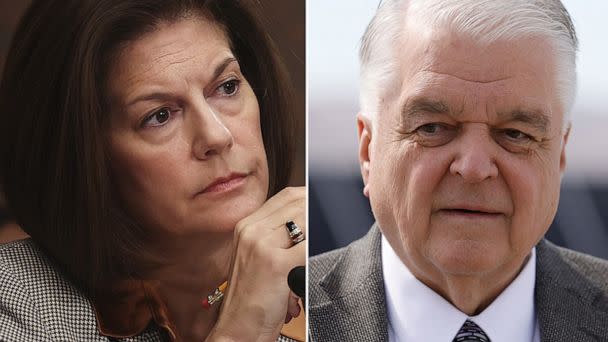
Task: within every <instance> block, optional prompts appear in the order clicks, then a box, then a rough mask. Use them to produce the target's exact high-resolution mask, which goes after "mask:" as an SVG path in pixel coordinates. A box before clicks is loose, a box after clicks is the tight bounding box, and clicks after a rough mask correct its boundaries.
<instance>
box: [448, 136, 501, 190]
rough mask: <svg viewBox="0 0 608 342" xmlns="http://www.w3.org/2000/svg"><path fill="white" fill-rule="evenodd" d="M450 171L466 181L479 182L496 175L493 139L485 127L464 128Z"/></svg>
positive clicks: (496, 167)
mask: <svg viewBox="0 0 608 342" xmlns="http://www.w3.org/2000/svg"><path fill="white" fill-rule="evenodd" d="M459 140H460V141H459V143H458V147H457V150H456V156H455V157H454V160H453V161H452V163H451V165H450V173H452V174H453V175H457V176H460V177H461V178H462V179H463V180H464V181H465V182H466V183H479V182H482V181H484V180H487V179H492V178H496V177H497V176H498V166H497V165H496V160H495V158H496V155H495V151H494V148H495V146H494V144H495V143H494V141H493V140H492V137H491V136H490V133H489V132H487V127H486V126H485V125H484V127H476V128H475V129H470V130H464V131H463V132H462V136H461V137H460V139H459Z"/></svg>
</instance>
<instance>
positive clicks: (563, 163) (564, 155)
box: [559, 123, 572, 174]
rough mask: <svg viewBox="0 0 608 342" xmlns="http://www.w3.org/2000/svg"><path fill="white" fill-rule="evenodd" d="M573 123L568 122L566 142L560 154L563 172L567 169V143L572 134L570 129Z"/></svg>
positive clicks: (560, 167)
mask: <svg viewBox="0 0 608 342" xmlns="http://www.w3.org/2000/svg"><path fill="white" fill-rule="evenodd" d="M571 128H572V124H571V123H568V128H566V133H564V143H563V144H562V152H561V153H560V155H559V171H560V172H561V173H562V174H563V173H564V171H565V170H566V144H567V143H568V137H569V136H570V129H571Z"/></svg>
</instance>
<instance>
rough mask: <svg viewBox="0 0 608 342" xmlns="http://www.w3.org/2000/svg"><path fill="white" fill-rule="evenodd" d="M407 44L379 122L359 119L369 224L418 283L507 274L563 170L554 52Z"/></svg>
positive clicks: (545, 215)
mask: <svg viewBox="0 0 608 342" xmlns="http://www.w3.org/2000/svg"><path fill="white" fill-rule="evenodd" d="M410 37H415V39H411V38H410V39H408V38H407V37H406V38H404V42H403V44H404V45H402V47H403V48H402V49H399V51H400V53H399V56H398V57H397V58H398V63H399V65H400V69H399V70H398V71H396V72H397V73H398V75H399V77H398V79H399V81H398V82H396V83H394V85H395V88H394V89H392V90H391V89H388V91H386V92H385V94H387V96H386V97H385V98H384V99H382V101H381V103H382V105H381V108H380V109H379V112H378V114H377V117H376V118H375V119H369V118H367V117H366V116H365V115H360V116H359V133H360V151H359V154H360V159H361V167H362V173H363V177H364V181H365V184H366V185H365V193H366V194H367V195H368V196H369V198H370V202H371V205H372V209H373V212H374V215H375V217H376V219H377V221H378V223H379V225H380V227H381V229H382V231H383V233H384V235H385V236H386V237H387V239H388V241H389V242H390V244H391V246H392V247H393V249H395V250H396V252H397V254H398V255H399V256H400V258H401V259H402V260H404V262H405V263H406V264H407V265H408V267H410V269H412V268H413V269H412V271H413V272H414V273H415V274H419V275H421V276H422V277H428V278H429V279H433V278H434V277H435V276H437V275H439V276H445V275H455V276H475V275H491V274H493V273H494V272H497V273H498V272H503V271H504V270H505V269H512V270H516V269H518V268H519V267H520V266H521V264H522V262H523V260H524V259H525V257H526V256H527V255H528V254H529V253H530V250H531V248H532V247H533V246H534V245H535V244H536V243H537V242H538V241H539V240H540V239H541V238H542V236H543V235H544V233H545V232H546V230H547V229H548V227H549V225H550V224H551V221H552V220H553V217H554V216H555V212H556V209H557V203H558V200H559V186H560V178H561V172H562V171H563V169H564V167H565V159H564V148H565V143H566V139H567V133H566V131H567V130H566V129H564V127H563V124H562V121H563V114H564V108H563V106H562V103H561V102H560V100H559V99H558V97H557V96H556V94H557V91H556V86H555V84H556V81H555V70H554V69H555V59H554V57H553V52H552V50H551V48H550V46H549V45H548V44H547V43H545V42H543V41H542V40H541V39H531V38H530V39H525V40H524V39H522V40H520V41H515V42H498V43H493V44H491V45H489V46H482V45H479V44H478V43H476V42H475V41H474V40H473V39H470V38H467V37H464V36H460V35H455V34H453V33H450V32H436V33H434V34H433V35H432V36H431V37H429V38H428V39H421V38H420V37H421V35H416V34H410ZM383 86H386V85H383ZM386 87H388V86H386Z"/></svg>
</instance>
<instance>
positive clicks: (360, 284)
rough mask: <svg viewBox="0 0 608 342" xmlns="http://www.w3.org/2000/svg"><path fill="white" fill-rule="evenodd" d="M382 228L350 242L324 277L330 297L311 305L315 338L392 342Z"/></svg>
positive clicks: (375, 228)
mask: <svg viewBox="0 0 608 342" xmlns="http://www.w3.org/2000/svg"><path fill="white" fill-rule="evenodd" d="M380 238H381V235H380V231H379V229H378V227H377V226H376V225H374V226H373V227H372V229H371V230H370V231H369V233H367V235H366V236H365V237H363V238H362V239H360V240H358V241H356V242H354V243H352V244H351V245H349V246H348V247H347V248H346V250H345V251H344V253H343V255H342V256H341V258H340V259H339V260H338V261H337V262H336V264H335V266H334V267H333V269H332V270H331V271H330V272H329V273H328V274H327V275H326V276H325V277H324V278H323V279H322V280H321V283H320V285H321V287H322V288H323V290H324V291H325V292H326V294H327V298H329V300H327V301H325V302H322V303H318V304H317V305H314V306H311V307H310V308H309V310H310V313H311V314H310V315H309V317H310V325H311V326H315V327H316V328H315V329H314V331H313V332H312V335H311V337H312V339H311V341H388V319H387V314H386V297H385V294H384V281H383V279H382V262H381V259H382V258H381V253H380Z"/></svg>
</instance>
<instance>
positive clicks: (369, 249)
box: [308, 225, 382, 306]
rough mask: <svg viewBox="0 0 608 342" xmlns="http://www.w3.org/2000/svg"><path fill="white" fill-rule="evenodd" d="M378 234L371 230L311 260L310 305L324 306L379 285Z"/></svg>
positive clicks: (374, 227) (373, 229) (379, 235)
mask: <svg viewBox="0 0 608 342" xmlns="http://www.w3.org/2000/svg"><path fill="white" fill-rule="evenodd" d="M380 238H381V234H380V230H379V229H378V227H377V226H375V225H374V226H373V227H372V228H371V229H370V230H369V232H368V233H367V234H366V235H365V236H363V237H362V238H360V239H358V240H355V241H353V242H351V243H350V244H349V245H347V246H345V247H342V248H339V249H335V250H332V251H329V252H326V253H323V254H320V255H317V256H314V257H312V258H310V260H309V267H308V289H309V292H308V293H309V303H310V305H311V306H315V305H323V304H324V303H327V302H331V301H332V300H334V299H336V298H341V297H346V296H349V295H351V294H354V293H359V292H360V291H361V290H362V287H366V286H369V285H370V284H381V283H382V265H381V255H380V254H381V253H380V248H381V247H380Z"/></svg>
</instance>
